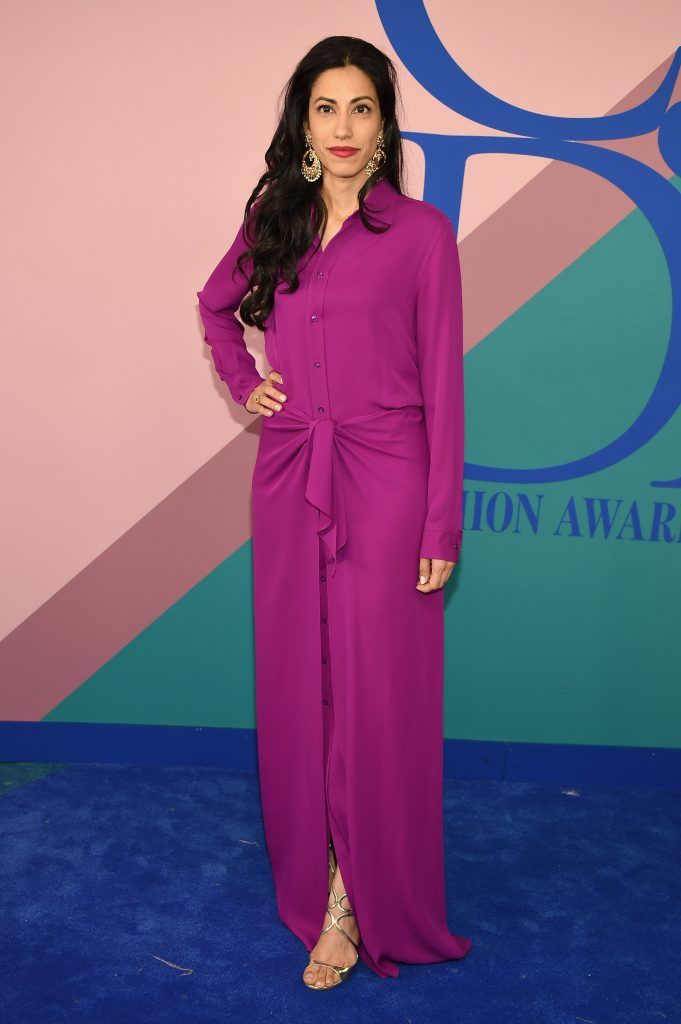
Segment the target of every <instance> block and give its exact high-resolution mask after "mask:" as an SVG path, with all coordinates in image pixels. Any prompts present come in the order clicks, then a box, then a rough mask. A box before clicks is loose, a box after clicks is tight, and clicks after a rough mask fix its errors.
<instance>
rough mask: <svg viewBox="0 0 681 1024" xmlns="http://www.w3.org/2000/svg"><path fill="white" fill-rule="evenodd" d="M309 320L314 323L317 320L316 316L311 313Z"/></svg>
mask: <svg viewBox="0 0 681 1024" xmlns="http://www.w3.org/2000/svg"><path fill="white" fill-rule="evenodd" d="M310 320H312V322H313V323H314V322H315V321H316V320H317V314H316V313H313V314H312V316H311V317H310Z"/></svg>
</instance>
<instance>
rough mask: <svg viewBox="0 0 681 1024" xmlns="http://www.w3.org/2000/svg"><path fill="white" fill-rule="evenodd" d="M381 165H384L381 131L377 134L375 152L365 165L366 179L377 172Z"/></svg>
mask: <svg viewBox="0 0 681 1024" xmlns="http://www.w3.org/2000/svg"><path fill="white" fill-rule="evenodd" d="M382 163H385V150H384V148H383V129H381V130H380V132H379V133H378V138H377V140H376V152H375V153H374V155H373V156H372V158H371V160H370V161H369V163H368V164H367V165H366V172H367V178H370V177H371V175H372V174H373V173H374V171H376V170H378V168H379V167H380V166H381V164H382Z"/></svg>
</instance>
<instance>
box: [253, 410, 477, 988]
mask: <svg viewBox="0 0 681 1024" xmlns="http://www.w3.org/2000/svg"><path fill="white" fill-rule="evenodd" d="M427 474H428V443H427V435H426V430H425V425H424V420H423V413H422V409H421V407H420V406H407V407H403V408H400V409H388V410H384V411H379V412H374V413H371V414H367V415H366V416H360V417H353V418H352V419H346V420H343V421H340V422H336V421H334V420H332V419H329V418H328V417H327V418H324V419H310V418H308V417H307V416H306V414H305V413H304V412H303V411H302V410H301V409H299V408H296V407H295V406H294V405H292V404H291V403H287V404H286V405H285V406H284V408H283V409H282V411H281V412H275V414H274V416H272V417H263V418H262V431H261V436H260V443H259V448H258V454H257V458H256V463H255V468H254V471H253V478H252V499H253V504H252V514H253V568H254V584H253V585H254V621H255V670H256V725H257V749H258V769H259V777H260V792H261V800H262V812H263V822H264V828H265V839H266V843H267V849H268V853H269V857H270V863H271V867H272V874H273V880H274V886H275V892H276V900H277V910H278V914H279V916H280V918H281V920H282V921H283V922H284V923H285V924H286V925H287V926H288V927H289V928H290V929H291V931H292V932H293V933H294V934H295V935H296V936H298V938H300V939H301V940H302V942H303V943H304V944H305V947H306V949H307V950H311V949H312V948H313V946H314V945H315V944H316V942H317V941H318V939H319V934H320V932H321V929H322V927H323V925H324V923H325V917H324V914H325V908H326V903H327V893H328V857H327V853H328V843H329V841H331V840H333V844H334V849H335V852H336V857H337V860H338V865H339V868H340V871H341V874H342V877H343V882H344V885H345V889H346V891H347V893H348V898H349V901H350V906H351V907H352V909H353V911H354V914H355V918H356V922H357V925H358V928H359V931H360V937H361V939H360V946H359V952H360V956H361V957H362V959H363V960H364V962H365V963H366V964H367V965H368V966H369V967H370V968H371V969H372V970H373V971H375V972H376V973H377V974H378V975H379V976H381V977H390V976H392V977H394V976H396V975H397V974H398V973H399V969H398V966H397V963H398V962H399V961H401V962H403V963H413V964H418V963H433V962H437V961H442V960H450V959H458V958H460V957H463V956H465V955H466V953H467V952H468V950H469V948H470V946H471V942H470V940H469V939H467V938H464V937H463V936H460V935H455V934H453V933H452V932H451V931H450V930H449V928H448V924H447V916H446V898H445V871H444V842H443V792H442V789H443V740H442V727H443V658H444V635H443V630H444V590H443V589H440V590H436V591H433V592H431V593H427V594H424V593H421V592H420V591H418V590H416V584H417V582H418V554H419V544H420V540H421V531H422V528H423V523H424V518H425V515H426V494H427ZM327 920H328V918H327Z"/></svg>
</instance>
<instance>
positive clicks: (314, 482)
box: [263, 402, 425, 577]
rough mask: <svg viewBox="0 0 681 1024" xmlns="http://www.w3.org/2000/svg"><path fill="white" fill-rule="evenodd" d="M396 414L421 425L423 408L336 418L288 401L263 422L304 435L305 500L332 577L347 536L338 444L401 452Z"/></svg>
mask: <svg viewBox="0 0 681 1024" xmlns="http://www.w3.org/2000/svg"><path fill="white" fill-rule="evenodd" d="M395 418H402V419H405V420H410V419H411V420H412V421H417V422H418V423H420V424H421V425H423V424H424V420H423V408H422V406H417V405H409V406H401V407H396V408H394V409H381V410H379V411H378V412H373V413H366V414H365V415H362V416H351V417H349V418H346V419H343V420H334V419H333V418H332V417H331V416H323V417H319V418H314V417H310V416H308V415H307V414H306V413H305V412H303V410H302V409H300V408H299V407H298V406H296V405H294V404H293V403H291V402H286V403H285V405H283V406H282V409H281V411H279V412H275V413H274V416H272V417H267V418H266V420H265V424H263V426H266V429H268V430H269V429H270V428H271V427H272V426H274V427H275V429H278V430H279V429H282V430H293V431H295V432H296V433H298V432H299V433H300V434H301V438H302V440H303V442H304V444H305V446H306V449H307V467H308V472H307V481H306V486H305V499H306V501H308V502H309V503H310V505H312V506H313V507H314V508H316V509H317V533H318V535H319V539H320V541H321V544H322V559H321V563H320V564H321V565H328V564H329V563H333V564H332V568H331V576H332V577H333V576H335V574H336V568H337V566H338V554H339V552H340V551H341V550H342V549H343V548H344V547H345V545H346V543H347V540H348V531H347V513H346V505H345V500H344V495H343V485H342V476H343V474H342V472H339V471H338V451H337V449H338V442H339V440H341V439H342V441H343V442H346V443H347V442H350V443H353V442H357V443H359V444H360V445H363V446H365V445H369V446H370V447H374V448H375V449H377V450H378V451H380V452H383V453H385V454H388V455H390V454H398V455H399V454H400V450H399V448H400V446H399V433H398V434H396V433H395V428H394V426H392V427H391V426H390V421H391V420H394V419H395ZM381 421H384V422H383V423H381ZM424 429H425V427H424ZM386 430H387V433H386ZM381 442H382V443H381Z"/></svg>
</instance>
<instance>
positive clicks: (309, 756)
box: [197, 36, 471, 989]
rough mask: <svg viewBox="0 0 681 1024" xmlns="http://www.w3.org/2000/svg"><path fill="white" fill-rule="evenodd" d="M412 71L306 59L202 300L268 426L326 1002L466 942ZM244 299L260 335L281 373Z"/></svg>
mask: <svg viewBox="0 0 681 1024" xmlns="http://www.w3.org/2000/svg"><path fill="white" fill-rule="evenodd" d="M395 78H396V76H395V69H394V66H393V65H392V63H391V61H390V60H389V59H388V58H387V57H386V56H385V55H384V54H383V53H381V52H380V51H379V50H377V49H376V48H375V47H374V46H372V45H371V44H370V43H367V42H364V41H363V40H360V39H355V38H352V37H346V36H340V37H339V36H335V37H330V38H328V39H324V40H322V41H321V42H319V43H318V44H317V45H316V46H314V47H313V48H312V50H311V51H310V52H309V53H308V54H307V55H306V56H305V57H304V58H303V60H302V61H301V62H300V64H299V65H298V67H297V68H296V70H295V72H294V74H293V75H292V77H291V79H290V81H289V83H288V85H287V87H286V90H285V100H284V107H283V114H282V116H281V120H280V123H279V125H278V128H277V131H276V133H275V136H274V139H273V141H272V144H271V146H270V148H269V150H268V152H267V154H266V161H267V166H268V170H267V172H266V173H264V174H263V175H262V177H261V179H260V181H259V182H258V184H257V186H256V188H255V189H254V190H253V193H252V194H251V196H250V198H249V200H248V202H247V204H246V210H245V217H244V223H243V225H242V227H241V228H240V230H239V232H238V233H237V236H236V238H235V239H234V242H233V244H232V246H231V247H230V249H229V251H228V252H227V253H226V255H225V256H224V257H223V259H222V260H221V261H220V263H219V264H218V265H217V267H216V268H215V270H214V271H213V273H212V274H211V276H210V278H209V279H208V281H207V282H206V284H205V286H204V288H203V290H202V291H200V292H198V293H197V294H198V297H199V309H200V314H201V318H202V321H203V324H204V327H205V336H204V337H205V341H206V342H207V343H208V344H209V345H210V346H211V351H212V355H213V358H214V361H215V365H216V368H217V371H218V374H219V376H220V377H221V379H222V380H224V381H225V382H226V384H227V386H228V387H229V390H230V393H231V395H232V398H233V399H234V401H235V402H237V403H238V404H241V405H244V406H245V407H246V409H247V410H248V411H249V412H251V413H253V414H254V415H258V414H259V415H260V416H261V417H262V430H261V434H260V441H259V447H258V454H257V459H256V463H255V468H254V471H253V477H252V492H253V567H254V594H255V606H254V608H255V617H254V626H255V641H256V646H255V668H256V724H257V736H258V769H259V777H260V788H261V797H262V810H263V821H264V828H265V837H266V842H267V848H268V853H269V857H270V862H271V867H272V872H273V878H274V885H275V891H276V899H277V909H278V913H279V916H280V918H281V920H282V921H283V922H284V923H285V924H286V925H287V926H288V927H289V928H290V929H291V930H292V931H293V932H294V934H295V935H297V936H298V937H299V938H300V939H301V940H302V941H303V942H304V944H305V947H306V949H307V950H308V951H309V952H310V963H309V965H308V966H307V967H306V969H305V970H304V973H303V980H304V982H305V984H306V985H308V986H309V987H311V988H317V989H323V988H328V987H331V986H333V985H335V984H338V983H339V982H340V981H342V980H344V979H345V978H346V977H347V975H348V973H349V972H350V970H351V968H352V967H353V966H354V965H355V964H356V963H357V960H358V959H359V957H360V956H361V957H362V959H363V960H364V961H365V963H366V964H367V966H369V967H370V968H371V969H372V970H373V971H374V972H375V973H376V974H378V975H379V976H380V977H390V976H392V977H395V976H396V975H397V974H398V973H399V971H398V967H397V961H402V962H405V963H433V962H436V961H441V960H449V959H458V958H460V957H463V956H465V955H466V953H467V952H468V950H469V948H470V946H471V942H470V940H469V939H466V938H464V937H462V936H458V935H454V934H452V932H450V931H449V929H448V927H447V921H446V904H445V880H444V847H443V822H442V817H443V810H442V775H443V771H442V704H443V655H444V638H443V619H444V593H443V587H444V584H445V583H446V582H447V580H448V579H449V577H450V576H451V573H452V571H453V569H454V565H455V563H456V561H457V559H458V555H459V549H460V546H461V539H462V523H461V512H462V485H463V428H464V414H463V349H462V317H461V284H460V276H459V261H458V253H457V243H456V237H455V234H454V230H453V228H452V225H451V222H450V221H449V219H448V218H447V217H446V216H445V215H444V214H443V213H442V212H441V211H440V210H439V209H438V208H437V207H435V206H433V205H432V204H429V203H427V202H424V201H419V200H416V199H412V198H410V197H408V196H406V195H404V194H403V192H402V189H401V186H400V180H401V174H402V152H401V145H400V135H399V129H398V126H397V122H396V118H395V98H396V81H395ZM265 185H266V186H267V187H266V188H265V189H264V191H263V187H264V186H265ZM261 192H262V195H261V194H260V193H261ZM237 310H238V311H239V312H240V315H241V319H242V320H243V322H244V323H246V324H249V325H256V326H258V327H259V328H260V329H264V331H265V353H266V357H267V360H268V362H269V364H270V365H271V366H273V367H276V369H272V370H270V371H269V373H268V375H267V377H266V378H263V377H261V375H260V374H259V373H258V372H257V370H256V367H255V361H254V359H253V357H252V356H251V354H250V353H249V352H248V350H247V348H246V346H245V344H244V338H243V327H242V325H241V324H240V323H239V321H238V320H237V318H236V315H235V314H236V312H237ZM329 869H330V873H329ZM327 900H328V903H327ZM325 904H326V907H327V909H326V911H325V909H324V907H325Z"/></svg>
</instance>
